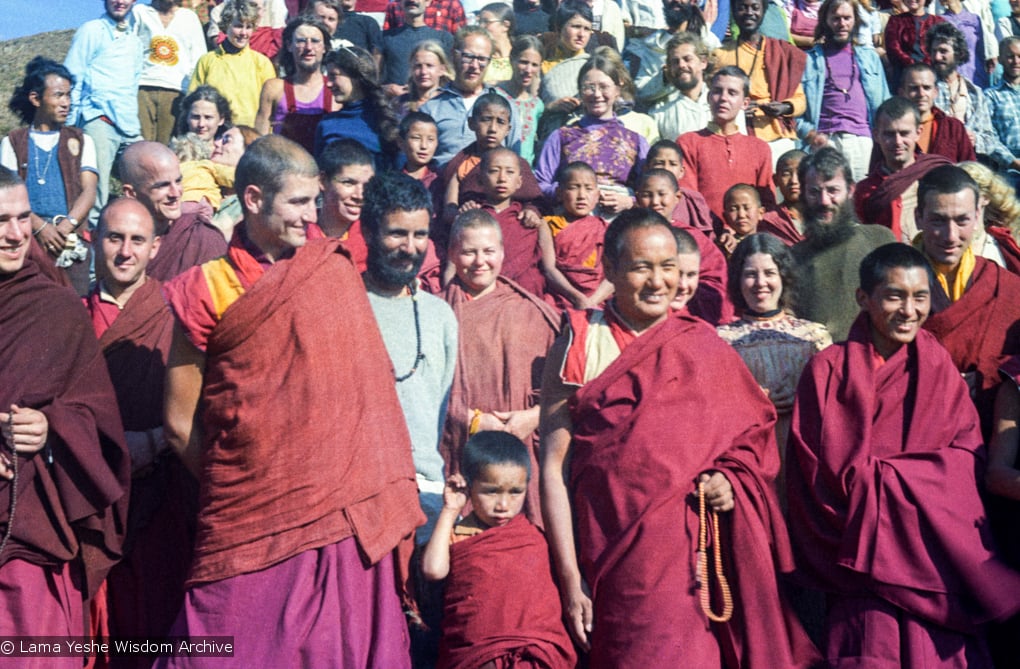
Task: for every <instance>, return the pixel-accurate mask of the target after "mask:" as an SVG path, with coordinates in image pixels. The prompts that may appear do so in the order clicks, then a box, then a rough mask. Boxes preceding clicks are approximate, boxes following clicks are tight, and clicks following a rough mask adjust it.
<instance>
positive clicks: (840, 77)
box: [818, 45, 871, 137]
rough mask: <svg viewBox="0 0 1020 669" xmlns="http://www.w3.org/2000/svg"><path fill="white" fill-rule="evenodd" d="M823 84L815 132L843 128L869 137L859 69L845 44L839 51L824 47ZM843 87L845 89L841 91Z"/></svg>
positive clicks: (848, 131)
mask: <svg viewBox="0 0 1020 669" xmlns="http://www.w3.org/2000/svg"><path fill="white" fill-rule="evenodd" d="M825 62H826V66H827V67H826V72H825V86H824V88H823V89H822V107H821V114H820V115H819V117H818V132H821V133H825V134H827V135H831V134H834V133H837V132H846V133H850V134H851V135H858V136H861V137H870V136H871V128H870V127H869V126H868V100H867V98H866V97H865V96H864V86H862V85H861V70H860V68H859V67H857V63H856V61H855V60H854V54H853V50H852V49H851V47H850V46H849V45H847V46H845V47H843V48H842V49H840V50H839V51H836V52H834V53H830V52H829V50H828V49H826V51H825ZM844 91H846V92H844Z"/></svg>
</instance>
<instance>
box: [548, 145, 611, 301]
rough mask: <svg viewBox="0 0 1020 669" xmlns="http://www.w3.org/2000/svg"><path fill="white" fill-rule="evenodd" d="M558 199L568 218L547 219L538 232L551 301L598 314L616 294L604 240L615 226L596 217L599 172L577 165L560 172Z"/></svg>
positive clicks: (555, 217) (589, 167)
mask: <svg viewBox="0 0 1020 669" xmlns="http://www.w3.org/2000/svg"><path fill="white" fill-rule="evenodd" d="M556 197H557V199H558V200H559V203H560V207H561V208H562V209H563V214H562V215H559V214H557V215H554V216H546V217H545V225H543V226H540V227H539V229H538V244H539V246H540V247H541V250H542V271H543V272H544V273H545V278H546V288H547V291H548V295H549V299H551V300H552V302H553V304H555V305H556V306H558V307H562V308H567V307H573V308H574V309H589V308H595V307H598V306H599V305H601V304H602V302H604V301H605V299H606V298H607V297H609V295H611V294H612V284H610V283H609V282H607V281H606V280H605V276H604V274H603V272H602V238H603V237H604V236H605V234H606V227H607V226H608V225H609V224H608V223H607V222H606V220H605V219H603V218H601V217H600V216H596V215H594V214H592V211H593V210H594V209H595V205H597V204H598V202H599V185H598V181H597V180H596V177H595V170H593V169H592V168H591V166H590V165H588V164H587V163H582V162H573V163H569V164H567V165H566V166H565V167H563V168H562V169H561V170H560V175H559V185H558V186H557V187H556Z"/></svg>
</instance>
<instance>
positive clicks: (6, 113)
mask: <svg viewBox="0 0 1020 669" xmlns="http://www.w3.org/2000/svg"><path fill="white" fill-rule="evenodd" d="M73 35H74V31H73V30H58V31H55V32H48V33H39V34H38V35H30V36H28V37H18V38H17V39H12V40H7V41H6V42H0V137H3V136H4V135H6V134H7V133H9V132H10V131H11V130H13V129H14V128H17V127H18V126H20V125H21V121H20V119H18V118H17V117H16V116H15V115H14V114H12V113H11V112H10V110H9V109H7V103H8V102H9V101H10V99H11V95H12V94H13V93H14V89H15V88H17V87H18V85H19V84H20V83H21V80H22V79H23V78H24V77H25V65H27V64H28V61H30V60H32V59H33V58H35V57H36V56H46V57H47V58H51V59H53V60H55V61H57V62H58V63H60V62H63V61H64V57H65V56H66V55H67V50H68V49H69V48H70V46H71V37H72V36H73Z"/></svg>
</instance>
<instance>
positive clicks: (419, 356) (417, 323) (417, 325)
mask: <svg viewBox="0 0 1020 669" xmlns="http://www.w3.org/2000/svg"><path fill="white" fill-rule="evenodd" d="M407 289H408V290H409V291H411V306H412V308H413V309H414V335H415V341H416V344H415V347H416V353H415V355H414V366H413V367H411V371H410V372H408V373H407V374H404V375H403V376H397V377H396V380H397V383H400V382H402V381H407V380H408V379H409V378H411V377H412V376H414V373H415V372H417V371H418V365H420V364H421V361H422V360H424V359H425V354H424V353H422V352H421V318H420V316H419V315H418V291H417V290H416V289H415V286H414V283H413V282H412V283H411V284H410V285H408V287H407Z"/></svg>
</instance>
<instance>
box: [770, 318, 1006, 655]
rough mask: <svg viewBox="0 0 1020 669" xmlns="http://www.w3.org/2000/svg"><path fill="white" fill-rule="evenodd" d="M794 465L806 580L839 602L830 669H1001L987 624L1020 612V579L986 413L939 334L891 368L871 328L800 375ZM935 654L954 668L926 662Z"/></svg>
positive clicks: (792, 499) (790, 467) (791, 479)
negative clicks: (1004, 544)
mask: <svg viewBox="0 0 1020 669" xmlns="http://www.w3.org/2000/svg"><path fill="white" fill-rule="evenodd" d="M787 460H788V464H787V468H786V472H787V490H788V500H789V509H790V511H789V512H790V535H791V537H792V538H793V543H794V548H795V551H796V556H797V567H798V573H799V574H800V575H801V576H802V578H803V579H804V581H805V582H806V583H807V584H808V585H810V586H812V587H815V588H817V589H820V590H824V591H827V592H829V593H830V600H829V604H830V613H829V624H828V633H829V643H828V652H827V656H828V660H829V662H830V663H832V664H831V666H837V665H836V662H837V659H838V658H841V657H842V658H845V660H850V659H851V658H852V659H853V660H854V661H855V662H859V663H860V662H863V664H855V665H854V666H891V665H892V663H897V664H900V663H902V664H901V666H947V667H948V666H968V662H969V666H972V667H978V666H990V665H989V664H987V663H986V662H985V660H986V659H987V657H986V653H987V651H986V649H985V648H984V644H983V639H982V638H981V636H980V634H979V627H980V625H981V623H983V622H986V621H988V620H992V619H997V618H1002V617H1005V616H1007V615H1009V614H1010V613H1011V612H1014V611H1017V610H1020V573H1018V572H1015V571H1013V570H1011V569H1010V568H1009V567H1008V566H1006V565H1005V563H1003V562H1002V561H1001V560H1000V559H999V558H998V557H997V555H996V554H995V551H994V549H993V548H992V546H993V545H994V542H993V541H992V537H991V533H990V529H989V527H988V523H987V519H986V517H985V510H984V506H983V504H982V501H981V496H980V494H979V488H978V482H977V477H978V476H981V472H982V471H983V465H984V447H983V445H982V438H981V432H980V429H979V423H978V416H977V413H976V411H975V410H974V407H973V405H972V404H971V403H970V400H969V397H968V392H967V386H966V384H965V383H964V382H963V380H962V379H961V378H960V375H959V373H958V372H957V370H956V367H955V366H954V364H953V361H952V360H951V359H950V357H949V355H948V354H947V353H946V351H945V349H943V348H942V347H941V346H940V345H939V344H938V342H937V341H936V339H935V337H933V336H932V335H931V334H930V333H928V332H925V331H923V330H922V331H921V332H919V333H918V335H917V339H916V341H915V342H914V343H912V344H909V345H906V346H903V347H901V348H900V349H899V350H898V351H897V352H896V353H895V354H893V355H892V356H891V357H890V358H889V359H888V360H886V361H884V363H882V362H881V361H880V359H879V358H877V354H876V352H875V349H874V346H873V345H872V343H871V333H870V323H869V321H868V316H867V314H862V315H861V316H860V317H858V319H857V321H856V322H855V323H854V326H853V327H852V328H851V330H850V335H849V339H848V340H847V341H846V342H843V343H839V344H836V345H834V346H831V347H829V348H828V349H826V350H824V351H822V352H820V353H818V354H817V355H816V356H815V357H814V358H812V360H811V361H810V362H809V363H808V366H807V368H806V369H805V371H804V375H803V376H802V377H801V382H800V387H799V388H798V391H797V403H796V405H795V407H794V414H793V426H792V429H791V432H790V441H789V445H788V447H787ZM936 650H937V651H938V653H937V654H938V656H940V659H941V661H943V662H945V664H928V663H923V661H922V660H921V658H923V657H928V658H934V657H935V656H936V653H935V651H936ZM890 653H891V655H890ZM869 661H870V662H872V663H873V664H867V663H868V662H869ZM886 663H888V664H886ZM840 666H842V665H840Z"/></svg>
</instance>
